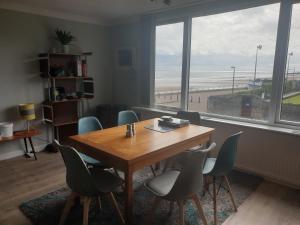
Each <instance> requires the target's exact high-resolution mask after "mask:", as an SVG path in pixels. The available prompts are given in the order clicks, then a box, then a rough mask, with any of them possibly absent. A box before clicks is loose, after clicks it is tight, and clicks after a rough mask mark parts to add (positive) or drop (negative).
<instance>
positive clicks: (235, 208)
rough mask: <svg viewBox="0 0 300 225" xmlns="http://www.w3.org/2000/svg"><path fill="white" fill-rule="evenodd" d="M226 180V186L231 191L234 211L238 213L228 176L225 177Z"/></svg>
mask: <svg viewBox="0 0 300 225" xmlns="http://www.w3.org/2000/svg"><path fill="white" fill-rule="evenodd" d="M224 180H225V184H226V186H227V188H228V191H229V195H230V199H231V201H232V204H233V208H234V211H235V212H237V207H236V204H235V201H234V198H233V195H232V190H231V187H230V184H229V181H228V178H227V176H224Z"/></svg>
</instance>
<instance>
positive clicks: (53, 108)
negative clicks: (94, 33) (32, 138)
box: [39, 52, 94, 142]
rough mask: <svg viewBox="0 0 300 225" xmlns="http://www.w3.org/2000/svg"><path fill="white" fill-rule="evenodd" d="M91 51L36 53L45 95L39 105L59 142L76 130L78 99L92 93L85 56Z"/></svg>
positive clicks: (78, 110)
mask: <svg viewBox="0 0 300 225" xmlns="http://www.w3.org/2000/svg"><path fill="white" fill-rule="evenodd" d="M91 54H92V53H91V52H87V53H82V54H64V53H43V54H39V62H40V75H41V77H42V78H43V79H44V81H45V82H44V87H45V89H46V98H47V99H46V100H45V101H44V102H43V105H42V107H43V118H44V121H45V122H46V123H48V124H49V125H50V126H51V127H52V131H53V136H54V137H55V138H56V139H58V140H60V141H62V142H64V141H66V139H67V137H68V136H70V135H74V134H77V121H78V119H79V118H80V117H81V116H82V114H83V109H82V108H83V104H82V102H83V101H86V100H89V99H92V98H93V97H94V84H93V78H91V77H88V76H87V57H88V56H90V55H91ZM83 62H84V63H83ZM83 64H84V66H85V68H83V66H82V65H83Z"/></svg>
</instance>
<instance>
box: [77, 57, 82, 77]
mask: <svg viewBox="0 0 300 225" xmlns="http://www.w3.org/2000/svg"><path fill="white" fill-rule="evenodd" d="M76 66H77V67H76V68H77V69H76V75H77V76H78V77H82V61H81V59H80V58H78V59H77V60H76Z"/></svg>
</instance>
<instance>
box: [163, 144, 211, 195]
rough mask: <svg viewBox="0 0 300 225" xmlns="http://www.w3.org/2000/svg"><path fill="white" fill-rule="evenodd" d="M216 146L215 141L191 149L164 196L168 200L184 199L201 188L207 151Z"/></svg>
mask: <svg viewBox="0 0 300 225" xmlns="http://www.w3.org/2000/svg"><path fill="white" fill-rule="evenodd" d="M215 147H216V143H212V144H210V146H209V147H208V148H207V149H204V150H203V149H199V150H196V151H191V152H189V153H187V154H188V156H187V158H186V161H185V162H184V163H183V167H182V170H181V172H180V174H179V176H178V178H177V180H176V182H175V184H174V186H173V188H172V189H171V191H170V192H169V194H167V196H165V198H167V199H169V200H179V199H186V198H187V197H189V196H190V195H191V194H194V193H197V192H198V191H200V190H201V189H202V188H203V167H204V162H205V159H206V156H207V153H208V152H210V151H211V150H213V149H214V148H215Z"/></svg>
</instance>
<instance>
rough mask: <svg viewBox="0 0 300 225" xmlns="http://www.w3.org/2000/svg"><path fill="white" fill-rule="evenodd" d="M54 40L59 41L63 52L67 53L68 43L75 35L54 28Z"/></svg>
mask: <svg viewBox="0 0 300 225" xmlns="http://www.w3.org/2000/svg"><path fill="white" fill-rule="evenodd" d="M55 34H56V38H55V39H56V40H58V41H59V42H60V44H61V45H62V47H63V52H64V53H69V45H70V44H71V42H72V41H74V40H75V37H74V36H73V35H72V34H71V32H70V31H65V30H60V29H58V28H56V30H55Z"/></svg>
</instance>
